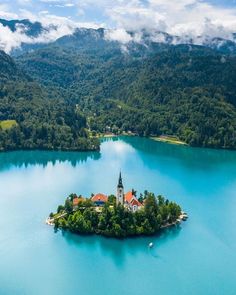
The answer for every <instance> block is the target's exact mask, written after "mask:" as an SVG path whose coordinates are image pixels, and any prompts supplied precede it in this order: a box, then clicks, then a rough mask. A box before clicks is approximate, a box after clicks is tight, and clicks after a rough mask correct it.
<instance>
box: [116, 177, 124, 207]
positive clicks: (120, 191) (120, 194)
mask: <svg viewBox="0 0 236 295" xmlns="http://www.w3.org/2000/svg"><path fill="white" fill-rule="evenodd" d="M116 204H117V205H118V204H121V205H124V186H123V183H122V177H121V172H120V175H119V180H118V185H117V194H116Z"/></svg>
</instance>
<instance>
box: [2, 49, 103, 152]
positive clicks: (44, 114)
mask: <svg viewBox="0 0 236 295" xmlns="http://www.w3.org/2000/svg"><path fill="white" fill-rule="evenodd" d="M11 122H14V124H9V123H11ZM6 127H7V128H6ZM86 127H87V123H86V118H85V117H84V115H82V114H81V112H80V110H79V108H76V107H75V105H72V104H69V105H68V104H65V102H64V101H63V100H62V99H60V97H53V98H50V97H49V96H48V94H47V91H46V89H45V88H44V87H42V86H40V85H39V84H38V83H37V82H35V81H33V80H32V79H31V78H29V76H28V75H26V74H25V73H24V72H23V71H22V70H21V69H19V68H18V66H17V65H16V64H15V62H14V60H13V59H12V58H11V57H10V56H8V55H7V54H5V53H4V52H2V51H0V150H2V151H6V150H15V149H48V150H97V149H99V142H98V141H97V140H94V139H90V138H89V136H88V132H87V131H86Z"/></svg>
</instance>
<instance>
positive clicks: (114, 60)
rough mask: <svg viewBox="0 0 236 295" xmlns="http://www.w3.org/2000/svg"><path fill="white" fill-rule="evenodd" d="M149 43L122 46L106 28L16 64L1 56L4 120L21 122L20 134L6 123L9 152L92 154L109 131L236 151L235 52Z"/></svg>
mask: <svg viewBox="0 0 236 295" xmlns="http://www.w3.org/2000/svg"><path fill="white" fill-rule="evenodd" d="M11 25H12V26H13V24H11ZM35 26H36V25H35ZM13 29H14V27H13ZM40 29H42V28H40V26H39V25H38V24H37V26H36V27H33V31H32V32H33V33H34V34H36V33H38V31H37V30H40ZM29 32H30V31H29ZM145 38H146V39H144V40H143V43H142V42H141V43H135V42H130V43H128V44H127V45H126V46H121V44H119V43H118V42H114V41H108V40H107V39H106V35H105V31H104V30H103V29H98V30H92V29H78V30H77V31H76V32H75V33H74V34H72V35H69V36H64V37H62V38H60V39H58V40H57V41H55V42H53V43H51V44H44V45H41V47H42V48H37V47H36V48H34V50H29V51H27V50H22V52H21V54H17V55H15V56H14V61H13V59H11V58H10V57H9V56H7V55H5V54H4V53H3V52H1V55H0V65H1V68H0V98H1V100H0V121H4V120H15V121H12V122H14V124H13V125H12V128H7V129H6V128H1V126H3V125H1V123H0V128H1V129H2V131H1V133H0V139H1V141H0V145H1V146H0V148H1V150H8V149H17V148H25V149H32V148H40V149H62V150H84V149H91V150H93V149H98V147H99V142H98V140H97V139H95V138H91V134H92V135H93V136H94V135H96V134H97V133H104V132H107V131H109V132H113V133H116V134H120V133H122V132H128V131H130V132H133V133H135V134H137V135H139V136H159V135H174V136H176V137H178V138H179V139H180V140H182V141H184V142H186V143H187V144H189V145H191V146H203V147H213V148H227V149H235V148H236V55H235V51H232V52H231V51H230V48H232V44H231V45H230V47H228V48H227V43H225V46H221V47H217V48H214V49H213V48H210V47H209V46H208V47H207V46H195V45H172V44H170V43H168V42H166V43H155V42H151V41H150V40H149V39H148V36H146V37H145ZM166 38H167V39H168V38H169V39H170V38H171V37H170V36H166Z"/></svg>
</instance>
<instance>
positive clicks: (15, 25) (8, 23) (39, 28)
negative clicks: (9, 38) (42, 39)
mask: <svg viewBox="0 0 236 295" xmlns="http://www.w3.org/2000/svg"><path fill="white" fill-rule="evenodd" d="M0 24H2V25H3V26H4V27H8V28H9V29H10V30H11V31H12V32H15V31H16V30H17V29H21V30H23V31H24V33H25V34H26V35H27V36H29V37H38V36H39V35H40V34H42V32H43V31H45V28H43V25H42V24H41V23H40V22H31V21H29V20H28V19H23V20H5V19H0Z"/></svg>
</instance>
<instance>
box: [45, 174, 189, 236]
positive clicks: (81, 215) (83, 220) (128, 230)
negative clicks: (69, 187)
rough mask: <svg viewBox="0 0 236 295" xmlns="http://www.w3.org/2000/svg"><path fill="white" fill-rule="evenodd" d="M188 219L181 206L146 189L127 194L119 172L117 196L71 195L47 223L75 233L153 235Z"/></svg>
mask: <svg viewBox="0 0 236 295" xmlns="http://www.w3.org/2000/svg"><path fill="white" fill-rule="evenodd" d="M186 219H187V215H186V213H183V212H182V210H181V208H180V206H179V205H177V204H176V203H174V202H170V201H169V200H167V199H165V198H164V197H163V196H161V195H159V196H155V195H154V194H153V193H150V192H148V191H145V192H144V193H143V194H140V195H139V197H137V192H136V191H135V190H132V191H129V192H127V193H124V186H123V181H122V177H121V173H120V175H119V180H118V185H117V193H116V196H115V195H110V196H106V195H104V194H101V193H98V194H96V195H93V194H92V196H91V197H90V198H84V197H82V196H81V195H80V196H77V195H76V194H71V195H69V197H67V198H66V200H65V203H64V205H60V206H58V208H57V213H51V214H50V215H49V218H48V219H47V221H46V222H47V223H48V224H50V225H54V226H55V228H56V229H63V230H69V231H71V232H73V233H76V234H84V235H89V234H98V235H103V236H107V237H115V238H125V237H129V236H139V235H153V234H155V233H157V232H158V231H160V230H161V229H163V228H166V227H170V226H173V225H176V224H178V223H180V222H181V221H182V220H186Z"/></svg>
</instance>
